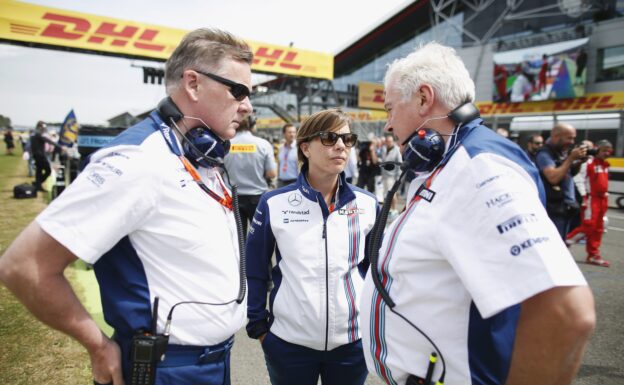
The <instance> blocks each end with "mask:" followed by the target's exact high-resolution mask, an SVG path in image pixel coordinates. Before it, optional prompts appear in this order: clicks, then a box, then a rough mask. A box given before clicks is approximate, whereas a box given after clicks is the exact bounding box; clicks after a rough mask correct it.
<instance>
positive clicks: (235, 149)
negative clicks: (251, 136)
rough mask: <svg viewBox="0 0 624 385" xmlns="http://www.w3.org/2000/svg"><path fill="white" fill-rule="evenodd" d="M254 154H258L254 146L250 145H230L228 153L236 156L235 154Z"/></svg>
mask: <svg viewBox="0 0 624 385" xmlns="http://www.w3.org/2000/svg"><path fill="white" fill-rule="evenodd" d="M254 152H258V149H257V148H256V145H255V144H253V143H251V144H242V143H238V144H232V145H231V146H230V153H232V154H236V153H254Z"/></svg>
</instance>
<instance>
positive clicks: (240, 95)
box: [193, 70, 251, 102]
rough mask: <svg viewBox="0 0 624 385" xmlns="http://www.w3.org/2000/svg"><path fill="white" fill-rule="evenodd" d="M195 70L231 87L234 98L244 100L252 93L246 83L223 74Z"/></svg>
mask: <svg viewBox="0 0 624 385" xmlns="http://www.w3.org/2000/svg"><path fill="white" fill-rule="evenodd" d="M193 71H195V72H197V73H198V74H202V75H204V76H207V77H209V78H210V79H212V80H214V81H217V82H219V83H221V84H223V85H225V86H228V87H229V88H230V93H231V94H232V96H233V97H234V99H236V100H238V101H239V102H242V101H243V100H245V98H247V97H249V95H250V94H251V92H249V88H247V86H246V85H244V84H240V83H236V82H233V81H231V80H230V79H226V78H222V77H221V76H218V75H215V74H211V73H210V72H203V71H200V70H193Z"/></svg>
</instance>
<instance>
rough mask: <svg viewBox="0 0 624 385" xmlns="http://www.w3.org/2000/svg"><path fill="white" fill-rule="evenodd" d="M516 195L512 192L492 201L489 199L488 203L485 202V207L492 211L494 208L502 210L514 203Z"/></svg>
mask: <svg viewBox="0 0 624 385" xmlns="http://www.w3.org/2000/svg"><path fill="white" fill-rule="evenodd" d="M514 195H516V194H515V193H512V192H507V193H503V194H500V195H498V196H496V197H494V198H492V199H488V200H487V201H485V205H486V206H487V208H488V209H491V208H492V207H498V208H501V207H503V206H505V205H506V204H507V203H509V202H513V200H514V199H513V198H514Z"/></svg>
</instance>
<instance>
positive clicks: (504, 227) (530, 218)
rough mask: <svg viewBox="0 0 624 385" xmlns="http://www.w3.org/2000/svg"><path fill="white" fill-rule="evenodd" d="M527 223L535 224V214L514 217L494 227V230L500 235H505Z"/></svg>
mask: <svg viewBox="0 0 624 385" xmlns="http://www.w3.org/2000/svg"><path fill="white" fill-rule="evenodd" d="M529 222H537V216H535V214H520V215H516V216H513V217H511V218H510V219H508V220H506V221H505V222H503V223H501V224H500V225H498V226H496V229H497V230H498V232H499V233H500V234H505V233H506V232H508V231H509V230H511V229H513V228H514V227H519V226H522V225H523V224H525V223H529Z"/></svg>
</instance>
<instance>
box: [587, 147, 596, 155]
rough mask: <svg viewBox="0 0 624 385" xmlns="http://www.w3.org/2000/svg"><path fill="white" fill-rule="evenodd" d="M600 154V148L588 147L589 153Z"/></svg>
mask: <svg viewBox="0 0 624 385" xmlns="http://www.w3.org/2000/svg"><path fill="white" fill-rule="evenodd" d="M597 154H598V149H596V148H588V149H587V155H591V156H596V155H597Z"/></svg>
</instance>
